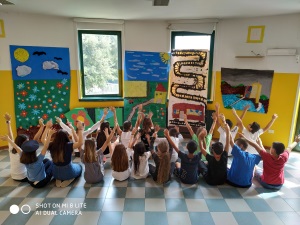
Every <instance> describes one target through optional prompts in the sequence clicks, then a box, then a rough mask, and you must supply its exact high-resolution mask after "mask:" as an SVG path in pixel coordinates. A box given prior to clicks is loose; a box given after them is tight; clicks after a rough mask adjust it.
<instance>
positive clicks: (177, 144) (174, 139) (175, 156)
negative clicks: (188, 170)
mask: <svg viewBox="0 0 300 225" xmlns="http://www.w3.org/2000/svg"><path fill="white" fill-rule="evenodd" d="M171 139H172V141H173V142H174V144H175V145H176V147H177V148H179V143H180V142H181V141H182V140H183V137H182V135H181V134H178V137H177V138H176V137H171ZM177 159H178V153H177V152H176V151H175V150H174V148H173V151H172V156H171V162H176V160H177Z"/></svg>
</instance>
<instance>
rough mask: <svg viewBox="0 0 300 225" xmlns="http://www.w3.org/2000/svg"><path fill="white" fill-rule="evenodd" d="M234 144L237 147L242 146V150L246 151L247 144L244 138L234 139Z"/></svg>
mask: <svg viewBox="0 0 300 225" xmlns="http://www.w3.org/2000/svg"><path fill="white" fill-rule="evenodd" d="M235 142H236V144H237V145H238V146H240V145H242V148H241V149H242V150H244V151H245V150H246V149H247V147H248V143H247V141H246V140H245V139H244V138H238V139H236V140H235Z"/></svg>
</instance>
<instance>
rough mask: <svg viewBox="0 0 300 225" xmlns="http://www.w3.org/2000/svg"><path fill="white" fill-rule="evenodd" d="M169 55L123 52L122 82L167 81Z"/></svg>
mask: <svg viewBox="0 0 300 225" xmlns="http://www.w3.org/2000/svg"><path fill="white" fill-rule="evenodd" d="M169 61H170V54H169V53H166V52H140V51H125V73H124V80H127V81H135V80H137V81H166V82H167V81H168V76H169Z"/></svg>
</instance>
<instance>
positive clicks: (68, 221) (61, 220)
mask: <svg viewBox="0 0 300 225" xmlns="http://www.w3.org/2000/svg"><path fill="white" fill-rule="evenodd" d="M79 216H80V215H79ZM76 218H77V216H72V215H57V216H54V217H53V219H52V220H51V222H50V225H58V224H63V225H73V224H74V222H75V220H76Z"/></svg>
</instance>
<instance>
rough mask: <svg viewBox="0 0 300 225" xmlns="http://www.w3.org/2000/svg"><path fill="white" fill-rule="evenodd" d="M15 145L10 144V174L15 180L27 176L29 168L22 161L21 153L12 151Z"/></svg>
mask: <svg viewBox="0 0 300 225" xmlns="http://www.w3.org/2000/svg"><path fill="white" fill-rule="evenodd" d="M12 149H13V147H12V146H11V145H10V144H9V145H8V152H9V158H10V175H11V178H12V179H14V180H23V179H24V178H26V177H27V170H26V167H25V165H24V164H23V163H20V154H18V153H16V154H13V153H12Z"/></svg>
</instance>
